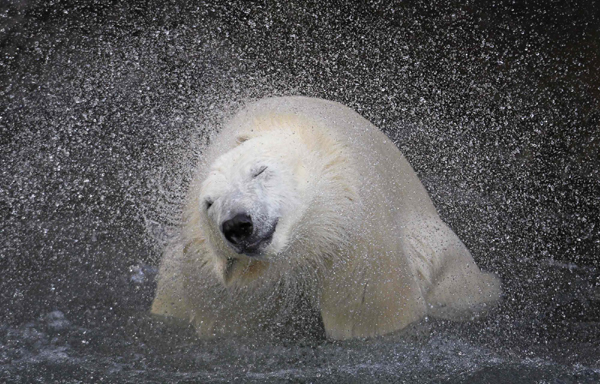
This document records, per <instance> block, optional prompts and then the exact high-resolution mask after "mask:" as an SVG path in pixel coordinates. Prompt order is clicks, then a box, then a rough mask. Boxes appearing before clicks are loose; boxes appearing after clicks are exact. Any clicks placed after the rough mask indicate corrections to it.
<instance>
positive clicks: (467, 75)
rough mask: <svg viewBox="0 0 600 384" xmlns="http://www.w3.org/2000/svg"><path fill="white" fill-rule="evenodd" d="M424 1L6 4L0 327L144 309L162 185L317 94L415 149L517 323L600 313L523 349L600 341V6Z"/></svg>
mask: <svg viewBox="0 0 600 384" xmlns="http://www.w3.org/2000/svg"><path fill="white" fill-rule="evenodd" d="M425 3H426V4H422V3H420V2H416V1H405V2H394V3H388V2H379V1H369V2H362V1H361V2H356V3H355V4H353V3H349V2H335V1H334V2H327V3H323V2H321V1H318V2H317V1H281V2H277V1H265V2H246V1H231V2H213V1H206V2H203V1H158V0H157V1H114V2H108V1H104V2H99V1H87V0H82V1H69V2H66V1H9V2H4V3H3V4H2V5H0V165H1V170H0V240H1V242H0V271H1V275H0V303H1V306H0V308H2V311H0V320H2V321H3V322H5V323H7V324H21V323H23V322H26V321H29V320H30V319H35V318H38V317H39V316H42V315H44V314H46V313H48V312H50V311H53V310H57V309H58V310H60V311H62V312H63V313H65V314H66V315H67V317H69V318H74V317H80V316H84V317H86V316H87V317H86V319H92V320H93V321H95V322H96V323H102V321H103V320H102V319H103V316H104V319H106V316H109V317H110V316H115V315H116V316H120V315H127V314H130V313H132V312H143V311H146V310H147V308H148V305H149V302H150V300H151V297H152V290H153V281H152V275H153V273H154V272H153V269H152V266H156V265H157V260H158V257H159V253H160V252H159V250H158V249H159V247H157V246H156V241H154V240H153V239H152V238H151V236H149V234H148V230H147V228H148V223H154V221H153V218H156V221H160V219H161V218H163V217H162V216H161V215H160V212H158V208H156V207H161V206H162V205H161V203H160V201H161V200H165V199H167V200H168V199H169V196H168V193H166V192H164V191H163V190H161V189H160V188H157V186H160V185H162V184H161V183H163V184H164V180H167V181H168V180H171V181H172V180H176V181H177V180H179V181H183V184H184V183H185V180H186V176H185V175H186V172H187V170H189V166H190V164H191V163H193V162H194V161H195V159H196V155H197V154H196V153H195V152H194V147H195V145H196V143H198V142H199V141H202V140H203V138H204V137H205V135H204V133H205V132H206V131H207V130H209V129H213V128H215V127H218V124H219V123H220V122H221V121H222V119H223V118H224V117H226V116H228V115H229V114H231V113H232V112H233V111H234V110H235V108H237V107H239V106H240V105H242V104H243V103H244V102H246V101H249V100H254V99H257V98H261V97H266V96H273V95H291V94H300V95H306V96H314V97H321V98H326V99H330V100H335V101H339V102H341V103H343V104H346V105H348V106H350V107H352V108H354V109H355V110H356V111H358V112H359V113H360V114H362V115H363V116H364V117H366V118H367V119H369V120H370V121H371V122H373V123H374V124H375V125H377V126H378V127H380V128H381V129H382V130H383V131H384V132H385V133H386V134H387V135H388V136H389V137H390V138H391V139H392V140H393V141H394V142H395V143H396V144H397V145H398V147H399V148H400V149H401V150H402V152H403V153H404V154H405V155H406V157H407V158H408V159H409V161H410V162H411V164H412V165H413V167H414V168H415V170H416V171H417V173H418V174H419V176H420V177H421V179H422V181H423V183H424V184H425V186H426V188H427V190H428V191H429V192H430V194H431V196H432V198H433V200H434V203H435V204H436V206H437V208H438V210H439V211H440V214H441V216H442V218H443V219H444V220H445V221H446V222H447V223H449V224H450V226H451V227H452V228H453V229H454V230H455V232H457V234H458V235H459V237H460V238H461V239H462V240H463V241H464V242H465V243H466V245H467V246H468V248H469V249H470V250H471V251H472V253H473V255H474V257H475V259H476V261H477V262H478V264H479V265H480V266H482V267H483V268H484V269H487V270H490V271H493V272H496V273H498V274H499V275H500V276H501V277H502V279H503V281H504V284H505V290H506V299H505V300H506V302H507V303H510V305H507V307H506V308H505V309H506V311H507V313H518V312H519V311H521V310H523V308H534V309H531V311H534V310H535V308H537V307H536V305H538V302H539V301H540V300H542V301H543V298H544V297H545V299H546V300H551V297H553V296H554V295H556V294H564V293H565V292H570V291H569V290H570V289H573V290H576V291H577V292H580V291H581V292H584V291H585V292H586V294H587V295H588V296H586V299H585V300H587V301H585V300H583V299H582V300H579V301H575V302H573V301H571V302H570V304H569V306H567V307H566V308H562V309H560V310H559V311H558V312H557V313H555V314H554V315H550V317H549V318H545V319H539V322H540V323H539V324H538V325H535V324H533V325H531V328H527V330H529V331H531V330H535V331H536V332H538V335H539V332H540V329H542V334H541V336H540V337H541V338H542V339H543V338H545V337H549V336H548V335H550V334H552V335H556V334H561V332H567V330H568V331H569V332H572V328H569V327H567V326H563V325H564V324H565V322H566V323H569V324H570V322H572V321H575V320H576V321H586V322H598V318H599V315H600V314H599V311H600V310H599V309H598V306H599V303H600V288H599V287H600V278H599V275H600V274H599V273H598V267H600V261H599V256H600V235H599V233H600V232H599V229H600V219H599V217H600V174H599V171H598V159H599V158H600V156H599V153H598V152H599V151H598V149H599V140H600V138H599V135H600V132H599V126H600V75H599V70H598V68H600V3H599V2H597V1H545V0H544V1H542V0H540V1H502V0H501V1H479V2H475V1H466V2H458V1H433V2H425ZM175 189H177V188H175ZM175 200H176V199H175ZM153 215H154V216H153ZM538 265H544V266H548V265H558V266H562V267H564V266H566V267H565V268H567V269H568V271H570V272H568V273H572V274H573V273H574V274H577V273H579V272H577V271H582V269H581V268H585V271H587V272H585V276H584V277H582V278H581V279H579V280H577V279H576V280H575V281H578V282H579V283H573V284H574V285H577V284H579V286H577V287H574V285H571V282H569V283H568V285H566V283H565V282H564V281H561V280H560V279H557V278H556V276H554V277H549V276H548V275H545V274H544V273H540V271H539V269H538ZM574 271H575V272H574ZM581 273H583V272H581ZM137 275H139V276H141V277H140V278H139V279H135V278H134V279H132V277H134V276H137ZM569 281H571V280H569ZM532 287H535V288H537V289H538V290H539V291H538V293H537V295H538V296H539V297H538V296H535V297H536V298H535V299H534V298H532V297H533V296H532V295H531V294H530V292H531V291H530V290H531V289H532ZM540 297H542V299H541V298H540ZM536 300H537V301H536ZM584 301H585V302H584ZM573 303H575V304H573ZM544 305H545V304H544ZM548 305H550V304H548ZM553 311H555V310H554V309H553ZM552 313H554V312H552ZM107 314H108V315H107ZM111 314H112V315H111ZM92 320H89V321H92ZM536 324H537V323H536ZM540 324H541V325H540ZM561 324H563V325H561ZM565 327H566V328H565ZM549 329H550V330H549ZM552 329H553V330H552ZM524 332H525V331H524ZM594 337H596V336H594ZM586 338H587V339H586V342H587V343H590V344H594V343H595V341H597V340H598V339H594V338H593V337H592V338H591V339H590V336H589V335H587V336H586ZM594 340H595V341H594Z"/></svg>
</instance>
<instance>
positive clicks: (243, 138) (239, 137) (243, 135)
mask: <svg viewBox="0 0 600 384" xmlns="http://www.w3.org/2000/svg"><path fill="white" fill-rule="evenodd" d="M249 139H250V134H249V133H247V132H245V133H240V134H239V135H237V136H236V138H235V143H236V144H237V145H240V144H242V143H243V142H244V141H248V140H249Z"/></svg>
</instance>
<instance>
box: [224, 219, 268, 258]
mask: <svg viewBox="0 0 600 384" xmlns="http://www.w3.org/2000/svg"><path fill="white" fill-rule="evenodd" d="M277 221H278V220H275V222H274V223H273V224H271V225H268V226H261V225H255V223H254V222H253V220H252V217H250V215H248V214H246V213H238V214H236V215H235V216H234V217H232V218H231V219H228V220H225V221H224V222H223V224H221V232H222V233H223V236H224V237H225V240H227V243H228V245H229V246H230V247H231V248H232V249H233V250H234V251H235V252H237V253H239V254H245V255H246V256H258V255H260V254H261V251H262V250H263V249H264V248H265V247H266V246H267V245H269V244H270V243H271V240H272V239H273V235H274V234H275V229H276V227H277ZM261 227H262V228H261ZM265 227H266V228H265ZM265 229H266V230H265Z"/></svg>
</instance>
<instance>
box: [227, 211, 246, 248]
mask: <svg viewBox="0 0 600 384" xmlns="http://www.w3.org/2000/svg"><path fill="white" fill-rule="evenodd" d="M253 230H254V225H253V224H252V218H251V217H250V216H249V215H247V214H245V213H238V214H237V215H235V216H234V217H233V218H232V219H229V220H227V221H225V222H224V223H223V225H221V231H222V232H223V235H224V236H225V238H226V239H227V241H229V242H230V243H231V244H232V245H235V246H240V245H242V244H243V242H244V241H245V240H246V239H248V238H249V237H250V236H252V232H253Z"/></svg>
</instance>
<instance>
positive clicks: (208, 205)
mask: <svg viewBox="0 0 600 384" xmlns="http://www.w3.org/2000/svg"><path fill="white" fill-rule="evenodd" d="M204 203H205V205H206V210H207V211H208V210H209V209H210V207H211V206H212V205H213V201H212V200H206V201H205V202H204Z"/></svg>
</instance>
